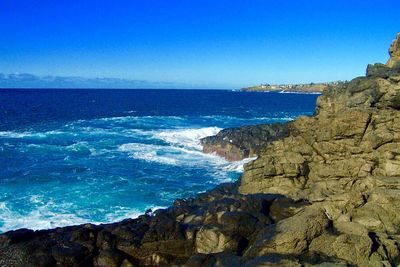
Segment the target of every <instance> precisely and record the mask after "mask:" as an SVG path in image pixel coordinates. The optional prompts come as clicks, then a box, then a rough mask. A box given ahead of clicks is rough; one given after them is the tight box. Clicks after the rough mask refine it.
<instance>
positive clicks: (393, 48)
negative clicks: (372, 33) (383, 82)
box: [386, 33, 400, 67]
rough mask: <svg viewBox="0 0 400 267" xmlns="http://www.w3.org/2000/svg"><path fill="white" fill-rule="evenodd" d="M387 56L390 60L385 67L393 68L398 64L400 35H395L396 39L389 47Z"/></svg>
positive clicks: (399, 60)
mask: <svg viewBox="0 0 400 267" xmlns="http://www.w3.org/2000/svg"><path fill="white" fill-rule="evenodd" d="M389 55H390V58H389V60H388V62H387V63H386V65H388V66H389V67H395V66H396V65H397V64H398V63H399V62H400V33H398V34H397V36H396V39H395V40H394V41H393V43H392V44H391V45H390V48H389Z"/></svg>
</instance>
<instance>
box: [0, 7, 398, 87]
mask: <svg viewBox="0 0 400 267" xmlns="http://www.w3.org/2000/svg"><path fill="white" fill-rule="evenodd" d="M399 10H400V1H398V0H397V1H378V0H377V1H370V0H364V1H359V0H357V1H355V0H347V1H344V0H335V1H333V0H327V1H321V0H320V1H314V0H297V1H266V0H264V1H261V0H260V1H257V0H256V1H251V0H243V1H239V0H237V1H234V0H230V1H226V0H218V1H216V0H213V1H209V0H197V1H196V0H192V1H187V0H180V1H178V0H168V1H166V0H158V1H156V0H141V1H135V0H130V1H129V0H120V1H115V0H114V1H102V0H96V1H94V0H86V1H78V0H75V1H74V0H69V1H64V0H58V1H54V0H51V1H41V0H38V1H26V0H0V25H1V27H0V72H1V73H3V74H7V75H9V74H14V73H28V74H31V75H35V76H61V77H70V76H73V77H83V78H87V79H95V78H99V77H100V78H104V77H105V78H118V79H120V80H119V81H121V80H124V79H127V80H131V81H135V80H140V81H147V82H148V83H149V86H150V87H151V85H152V83H156V84H158V85H159V86H161V87H162V84H163V83H164V82H165V84H168V86H171V85H173V87H174V86H175V87H179V88H185V87H186V88H239V87H242V86H247V85H253V84H259V83H299V82H318V81H332V80H345V79H351V78H353V77H355V76H359V75H363V74H364V72H365V68H366V65H367V64H368V63H373V62H385V61H386V60H387V57H388V55H387V48H388V46H389V44H390V43H391V41H392V40H393V39H394V37H395V34H396V33H397V32H399V31H400V16H399V15H398V12H399ZM7 75H6V76H4V75H3V77H8V76H7ZM14 76H15V75H14ZM17 82H18V81H16V83H17ZM0 83H1V81H0ZM160 84H161V85H160ZM0 86H1V84H0ZM17 87H18V86H17Z"/></svg>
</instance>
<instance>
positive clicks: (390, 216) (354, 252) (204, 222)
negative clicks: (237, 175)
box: [0, 45, 400, 266]
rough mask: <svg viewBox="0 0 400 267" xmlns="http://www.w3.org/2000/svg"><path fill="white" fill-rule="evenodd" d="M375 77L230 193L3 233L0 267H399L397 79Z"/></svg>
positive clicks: (292, 129) (303, 122)
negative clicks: (130, 215)
mask: <svg viewBox="0 0 400 267" xmlns="http://www.w3.org/2000/svg"><path fill="white" fill-rule="evenodd" d="M393 47H396V45H394V46H393ZM391 55H394V54H393V53H391ZM392 57H393V56H392ZM393 58H394V57H393ZM374 66H378V67H377V68H378V69H379V68H380V67H381V65H374ZM373 68H374V67H369V68H368V73H367V76H366V77H360V78H356V79H354V80H352V81H351V82H349V83H347V84H343V85H340V86H335V87H330V88H329V89H327V90H326V91H325V92H324V94H323V95H322V96H320V97H319V99H318V102H317V111H316V115H315V116H313V117H300V118H298V119H297V120H295V121H294V122H292V123H290V125H288V126H286V127H287V128H286V130H283V131H282V133H283V132H284V134H282V135H283V136H282V138H280V139H276V140H274V141H272V139H273V138H274V137H271V136H269V135H268V134H267V135H266V137H265V140H264V143H263V142H262V140H260V144H261V145H262V144H264V145H263V148H262V149H259V150H258V152H257V153H258V159H257V160H255V161H253V162H251V163H249V164H247V165H246V166H245V172H244V174H243V176H242V177H241V179H240V180H239V181H238V182H237V183H234V184H224V185H221V186H219V187H217V188H216V189H214V190H211V191H209V192H206V193H203V194H200V195H198V196H197V197H196V198H193V199H181V200H177V201H175V203H174V205H173V206H172V207H170V208H168V209H165V210H158V211H155V212H151V211H149V212H147V213H146V214H145V215H142V216H140V217H139V218H138V219H128V220H125V221H122V222H119V223H114V224H108V225H98V226H96V225H91V224H87V225H80V226H73V227H65V228H57V229H53V230H45V231H35V232H34V231H31V230H26V229H22V230H17V231H11V232H8V233H5V234H3V235H0V266H3V265H4V266H54V265H56V266H397V265H399V264H400V98H399V97H400V79H399V78H398V77H399V75H400V71H398V68H397V67H396V65H394V66H392V65H388V66H385V67H383V68H382V69H381V70H379V71H375V70H374V69H373ZM374 71H375V72H374ZM381 72H382V73H383V74H382V73H381ZM257 127H259V126H257ZM269 127H270V126H268V129H269ZM238 131H239V133H238V136H239V137H240V136H243V135H244V132H243V131H242V130H241V129H239V130H238ZM285 131H286V132H285ZM226 132H229V134H230V136H234V135H235V133H234V130H231V131H226ZM221 136H222V137H218V138H222V140H223V137H225V136H227V134H226V133H224V134H221ZM216 138H217V137H216ZM211 139H212V138H211ZM209 140H210V139H209ZM228 140H230V139H228ZM232 140H233V139H232ZM238 140H240V138H238ZM270 141H271V142H270ZM257 142H258V141H257ZM229 143H231V142H230V141H229ZM242 144H245V145H242V146H240V143H239V142H238V145H237V148H242V147H246V146H247V145H248V144H250V145H253V144H252V143H251V142H250V139H249V143H246V142H242Z"/></svg>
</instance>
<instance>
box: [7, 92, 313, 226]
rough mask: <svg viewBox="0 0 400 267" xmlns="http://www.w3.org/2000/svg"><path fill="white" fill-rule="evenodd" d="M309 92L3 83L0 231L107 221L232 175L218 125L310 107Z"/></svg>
mask: <svg viewBox="0 0 400 267" xmlns="http://www.w3.org/2000/svg"><path fill="white" fill-rule="evenodd" d="M317 97H318V95H315V94H280V93H275V92H269V93H255V92H240V91H228V90H116V89H109V90H93V89H89V90H77V89H65V90H64V89H54V90H51V89H40V90H39V89H38V90H36V89H2V90H0V232H4V231H8V230H14V229H18V228H30V229H46V228H53V227H59V226H66V225H73V224H81V223H88V222H90V223H109V222H115V221H119V220H122V219H125V218H128V217H131V218H132V217H136V216H138V215H139V214H141V213H143V212H144V211H146V210H147V209H149V208H152V209H156V208H160V207H167V206H169V205H171V204H172V203H173V201H174V199H176V198H185V197H192V196H195V195H196V194H197V193H199V192H204V191H206V190H208V189H211V188H213V187H215V186H216V185H217V184H220V183H223V182H229V181H235V180H237V179H238V178H239V177H240V175H241V173H242V171H243V163H245V162H247V161H248V160H244V161H241V162H227V161H226V160H224V159H223V158H221V157H218V156H216V155H210V154H204V153H202V152H201V146H200V144H199V140H200V138H202V137H205V136H209V135H214V134H217V133H218V132H219V131H220V130H221V129H223V128H228V127H237V126H242V125H252V124H259V123H275V122H285V121H290V120H293V119H295V118H296V117H298V116H300V115H312V114H313V113H314V110H315V103H316V98H317Z"/></svg>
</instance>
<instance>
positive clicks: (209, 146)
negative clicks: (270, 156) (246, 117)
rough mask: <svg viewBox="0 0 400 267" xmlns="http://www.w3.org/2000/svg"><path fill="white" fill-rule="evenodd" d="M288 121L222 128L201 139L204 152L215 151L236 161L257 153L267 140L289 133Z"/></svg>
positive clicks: (270, 140)
mask: <svg viewBox="0 0 400 267" xmlns="http://www.w3.org/2000/svg"><path fill="white" fill-rule="evenodd" d="M289 128H290V123H287V124H281V123H276V124H270V125H269V124H262V125H254V126H243V127H238V128H230V129H224V130H222V131H221V132H219V133H218V134H217V135H215V136H209V137H205V138H203V139H201V144H202V146H203V152H204V153H214V152H215V153H216V154H217V155H220V156H222V157H224V158H226V159H227V160H230V161H237V160H241V159H244V158H248V157H254V156H256V155H258V154H259V152H260V150H261V149H263V148H264V147H265V146H266V145H267V143H268V142H272V141H274V140H277V139H279V138H282V137H286V136H288V135H289Z"/></svg>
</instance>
